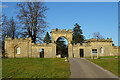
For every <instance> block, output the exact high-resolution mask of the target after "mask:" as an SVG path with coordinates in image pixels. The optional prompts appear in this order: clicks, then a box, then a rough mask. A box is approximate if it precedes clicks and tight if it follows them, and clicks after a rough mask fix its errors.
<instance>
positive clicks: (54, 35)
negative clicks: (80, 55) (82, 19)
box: [50, 29, 73, 58]
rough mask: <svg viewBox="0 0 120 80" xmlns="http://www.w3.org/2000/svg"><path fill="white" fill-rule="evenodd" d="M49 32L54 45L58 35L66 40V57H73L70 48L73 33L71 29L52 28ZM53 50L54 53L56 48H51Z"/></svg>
mask: <svg viewBox="0 0 120 80" xmlns="http://www.w3.org/2000/svg"><path fill="white" fill-rule="evenodd" d="M50 33H51V35H52V43H53V44H54V45H56V44H55V42H56V41H57V39H58V38H59V37H64V38H66V40H67V41H68V57H69V58H72V57H73V55H72V49H73V48H72V44H71V41H72V34H73V32H72V30H71V29H69V30H68V31H66V29H63V30H62V31H61V30H60V29H58V30H56V29H52V31H51V32H50ZM53 52H54V54H56V49H55V50H54V49H53Z"/></svg>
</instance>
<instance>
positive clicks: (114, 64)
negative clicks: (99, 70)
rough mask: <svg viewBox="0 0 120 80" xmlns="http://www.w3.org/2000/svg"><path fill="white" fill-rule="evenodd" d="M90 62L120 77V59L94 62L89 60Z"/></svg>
mask: <svg viewBox="0 0 120 80" xmlns="http://www.w3.org/2000/svg"><path fill="white" fill-rule="evenodd" d="M88 60H90V61H92V62H94V63H95V64H97V65H99V66H101V67H103V68H104V69H107V70H109V71H111V72H112V73H114V74H115V75H117V76H120V74H118V59H114V58H113V59H94V60H93V59H88Z"/></svg>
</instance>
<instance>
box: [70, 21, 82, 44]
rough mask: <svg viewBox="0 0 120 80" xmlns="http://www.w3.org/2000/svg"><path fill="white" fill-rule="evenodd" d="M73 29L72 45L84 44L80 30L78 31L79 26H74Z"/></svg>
mask: <svg viewBox="0 0 120 80" xmlns="http://www.w3.org/2000/svg"><path fill="white" fill-rule="evenodd" d="M74 26H75V27H74V28H73V40H72V43H75V44H77V43H80V44H82V43H83V42H84V36H83V35H82V34H83V32H82V29H80V27H81V26H79V24H77V23H76V24H75V25H74Z"/></svg>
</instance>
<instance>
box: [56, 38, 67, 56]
mask: <svg viewBox="0 0 120 80" xmlns="http://www.w3.org/2000/svg"><path fill="white" fill-rule="evenodd" d="M56 56H57V57H61V58H64V57H68V41H67V39H66V38H65V37H59V38H58V39H57V40H56Z"/></svg>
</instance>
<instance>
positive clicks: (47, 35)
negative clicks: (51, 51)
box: [44, 32, 51, 44]
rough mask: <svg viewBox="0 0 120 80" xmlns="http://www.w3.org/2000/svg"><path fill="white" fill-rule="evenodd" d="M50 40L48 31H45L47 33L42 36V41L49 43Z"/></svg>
mask: <svg viewBox="0 0 120 80" xmlns="http://www.w3.org/2000/svg"><path fill="white" fill-rule="evenodd" d="M50 42H51V37H50V35H49V33H48V32H47V34H46V36H45V38H44V43H47V44H49V43H50Z"/></svg>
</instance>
